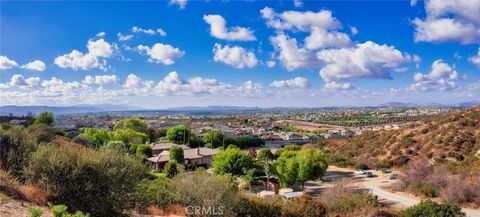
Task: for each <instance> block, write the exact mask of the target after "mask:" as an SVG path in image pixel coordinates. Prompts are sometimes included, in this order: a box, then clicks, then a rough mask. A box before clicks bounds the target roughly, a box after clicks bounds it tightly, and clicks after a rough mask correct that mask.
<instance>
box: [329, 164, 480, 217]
mask: <svg viewBox="0 0 480 217" xmlns="http://www.w3.org/2000/svg"><path fill="white" fill-rule="evenodd" d="M328 173H329V174H341V175H342V176H353V177H355V179H354V180H358V181H356V182H355V183H354V185H356V186H358V187H362V188H367V189H369V190H370V191H371V192H372V193H373V194H375V195H378V198H379V199H381V200H382V199H383V200H386V201H387V202H390V203H392V206H394V207H397V208H400V209H404V208H407V207H409V206H413V205H415V204H417V203H419V202H420V200H421V199H420V198H417V197H414V196H410V195H407V194H404V193H401V192H397V193H392V192H389V191H386V190H383V188H382V187H385V186H388V185H391V184H392V183H393V182H394V181H392V180H388V176H387V175H385V174H381V173H379V172H377V171H373V173H374V175H376V176H375V177H372V178H359V177H364V175H354V171H353V170H351V169H345V168H338V167H334V166H329V168H328ZM463 211H464V212H465V213H466V214H467V217H480V209H467V208H463Z"/></svg>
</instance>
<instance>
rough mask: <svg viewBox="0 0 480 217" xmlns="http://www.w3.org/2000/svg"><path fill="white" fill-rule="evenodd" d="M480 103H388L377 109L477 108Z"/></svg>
mask: <svg viewBox="0 0 480 217" xmlns="http://www.w3.org/2000/svg"><path fill="white" fill-rule="evenodd" d="M479 105H480V101H470V102H462V103H457V104H449V105H448V104H441V103H428V104H415V103H404V102H388V103H384V104H380V105H378V106H377V107H385V108H414V107H449V106H451V107H464V108H468V107H473V106H479Z"/></svg>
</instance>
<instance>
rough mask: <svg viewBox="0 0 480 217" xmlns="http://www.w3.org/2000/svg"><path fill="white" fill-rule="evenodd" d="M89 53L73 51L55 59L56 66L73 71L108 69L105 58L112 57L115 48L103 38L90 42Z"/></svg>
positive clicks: (88, 45) (88, 44)
mask: <svg viewBox="0 0 480 217" xmlns="http://www.w3.org/2000/svg"><path fill="white" fill-rule="evenodd" d="M87 48H88V53H85V54H83V53H82V52H80V51H77V50H72V52H70V53H69V54H64V55H62V56H58V57H57V58H55V64H56V65H57V66H58V67H60V68H71V69H73V70H75V71H76V70H79V69H80V70H88V69H92V68H99V69H102V70H106V69H107V61H106V60H105V59H103V58H109V57H111V56H112V54H113V51H114V47H112V45H110V44H109V43H108V42H106V41H105V40H104V39H103V38H102V39H98V40H96V41H93V40H88V43H87Z"/></svg>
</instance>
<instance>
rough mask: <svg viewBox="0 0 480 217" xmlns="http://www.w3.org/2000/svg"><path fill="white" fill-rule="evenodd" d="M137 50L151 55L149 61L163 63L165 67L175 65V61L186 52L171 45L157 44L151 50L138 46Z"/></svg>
mask: <svg viewBox="0 0 480 217" xmlns="http://www.w3.org/2000/svg"><path fill="white" fill-rule="evenodd" d="M137 50H138V51H140V52H141V53H143V54H147V55H149V56H150V57H149V59H148V60H149V61H150V62H154V63H162V64H164V65H172V64H174V63H175V61H174V60H173V59H175V58H180V57H183V56H184V55H185V52H184V51H182V50H180V49H178V48H174V47H172V46H171V45H169V44H162V43H156V44H154V45H153V46H152V47H151V48H150V47H148V46H145V45H138V46H137Z"/></svg>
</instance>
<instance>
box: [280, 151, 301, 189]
mask: <svg viewBox="0 0 480 217" xmlns="http://www.w3.org/2000/svg"><path fill="white" fill-rule="evenodd" d="M276 169H277V174H278V178H279V179H280V180H279V181H280V185H281V186H284V187H286V186H292V185H295V184H297V183H298V176H297V175H298V162H297V159H296V158H295V157H291V158H287V157H285V156H281V157H279V158H278V159H277V167H276Z"/></svg>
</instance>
